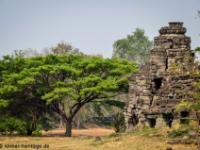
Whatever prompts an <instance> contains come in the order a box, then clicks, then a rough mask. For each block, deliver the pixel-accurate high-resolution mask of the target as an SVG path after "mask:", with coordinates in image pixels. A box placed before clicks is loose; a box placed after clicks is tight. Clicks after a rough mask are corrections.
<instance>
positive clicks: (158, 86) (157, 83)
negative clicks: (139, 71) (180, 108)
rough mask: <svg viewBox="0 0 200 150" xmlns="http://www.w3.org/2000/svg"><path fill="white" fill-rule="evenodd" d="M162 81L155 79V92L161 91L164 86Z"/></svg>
mask: <svg viewBox="0 0 200 150" xmlns="http://www.w3.org/2000/svg"><path fill="white" fill-rule="evenodd" d="M162 79H163V78H155V79H154V80H153V82H154V87H155V90H156V91H157V90H159V89H160V87H161V85H162Z"/></svg>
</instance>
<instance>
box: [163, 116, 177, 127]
mask: <svg viewBox="0 0 200 150" xmlns="http://www.w3.org/2000/svg"><path fill="white" fill-rule="evenodd" d="M163 119H164V120H165V123H166V125H167V126H168V127H170V128H171V127H172V122H173V119H174V116H173V114H172V113H166V114H163Z"/></svg>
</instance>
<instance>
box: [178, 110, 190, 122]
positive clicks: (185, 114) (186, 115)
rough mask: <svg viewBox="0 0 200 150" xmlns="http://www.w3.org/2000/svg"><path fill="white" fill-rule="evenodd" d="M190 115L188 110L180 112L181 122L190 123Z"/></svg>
mask: <svg viewBox="0 0 200 150" xmlns="http://www.w3.org/2000/svg"><path fill="white" fill-rule="evenodd" d="M188 116H189V112H188V111H182V112H181V113H180V117H181V118H180V123H181V124H189V119H188V118H187V117H188Z"/></svg>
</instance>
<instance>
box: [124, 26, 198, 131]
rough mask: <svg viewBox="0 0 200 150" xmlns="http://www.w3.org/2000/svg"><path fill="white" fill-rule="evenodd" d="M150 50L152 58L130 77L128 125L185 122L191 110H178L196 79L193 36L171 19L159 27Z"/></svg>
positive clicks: (156, 125) (160, 124)
mask: <svg viewBox="0 0 200 150" xmlns="http://www.w3.org/2000/svg"><path fill="white" fill-rule="evenodd" d="M159 33H160V35H159V36H158V37H155V38H154V48H153V49H152V50H151V51H150V61H149V63H148V64H146V65H144V66H142V67H141V68H140V70H139V72H138V73H136V74H134V75H133V76H131V77H130V79H129V103H128V108H127V112H126V117H125V119H126V126H127V129H131V128H133V127H134V126H136V125H142V126H144V125H147V126H150V127H160V126H169V127H171V126H172V125H173V124H174V123H175V122H180V123H184V122H186V121H187V120H186V118H187V117H189V116H191V115H192V114H190V113H189V112H188V111H186V110H185V111H184V110H183V111H180V112H177V111H176V108H177V104H179V103H180V101H181V100H184V99H187V100H191V101H193V99H192V96H191V94H192V93H191V92H192V91H193V89H194V86H193V83H194V82H195V79H194V78H192V77H191V73H192V72H193V69H194V66H195V64H194V58H195V55H194V52H193V51H192V50H191V49H190V43H191V40H190V37H187V36H186V35H185V33H186V28H185V27H183V23H182V22H170V23H169V25H168V26H166V27H162V28H161V29H160V30H159Z"/></svg>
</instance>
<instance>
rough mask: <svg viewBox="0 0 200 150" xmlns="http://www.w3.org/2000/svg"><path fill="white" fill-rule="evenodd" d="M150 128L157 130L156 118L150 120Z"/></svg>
mask: <svg viewBox="0 0 200 150" xmlns="http://www.w3.org/2000/svg"><path fill="white" fill-rule="evenodd" d="M147 120H148V123H149V127H151V128H155V126H156V118H148V119H147Z"/></svg>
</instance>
